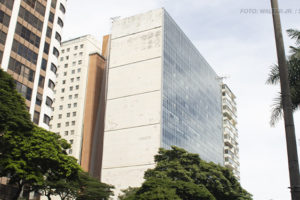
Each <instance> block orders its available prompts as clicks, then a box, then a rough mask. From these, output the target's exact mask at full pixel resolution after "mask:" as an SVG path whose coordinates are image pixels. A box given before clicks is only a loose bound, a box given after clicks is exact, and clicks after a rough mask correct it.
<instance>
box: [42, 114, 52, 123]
mask: <svg viewBox="0 0 300 200" xmlns="http://www.w3.org/2000/svg"><path fill="white" fill-rule="evenodd" d="M50 120H51V119H50V117H49V116H48V115H46V114H45V115H44V120H43V122H44V123H45V124H47V125H48V126H49V124H50Z"/></svg>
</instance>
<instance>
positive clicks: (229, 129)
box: [222, 84, 240, 180]
mask: <svg viewBox="0 0 300 200" xmlns="http://www.w3.org/2000/svg"><path fill="white" fill-rule="evenodd" d="M235 99H236V97H235V95H234V94H233V92H232V91H231V90H230V88H229V87H228V86H227V85H226V84H223V85H222V110H223V133H224V160H225V163H224V164H225V166H226V167H228V168H229V169H231V170H232V171H233V173H234V175H235V176H236V177H237V179H238V180H240V163H239V144H238V130H237V127H236V125H237V109H236V102H235Z"/></svg>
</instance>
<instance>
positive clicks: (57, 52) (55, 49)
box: [53, 47, 59, 58]
mask: <svg viewBox="0 0 300 200" xmlns="http://www.w3.org/2000/svg"><path fill="white" fill-rule="evenodd" d="M53 55H54V56H55V57H56V58H58V57H59V51H58V50H57V48H55V47H53Z"/></svg>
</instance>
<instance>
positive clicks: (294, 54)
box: [267, 29, 300, 126]
mask: <svg viewBox="0 0 300 200" xmlns="http://www.w3.org/2000/svg"><path fill="white" fill-rule="evenodd" d="M287 32H288V35H289V36H290V37H291V38H292V39H295V40H296V46H290V53H291V55H290V56H289V57H288V59H287V66H288V73H289V74H288V76H289V85H290V90H291V100H292V104H293V105H292V106H293V110H294V111H295V110H297V109H298V108H299V105H300V31H298V30H294V29H289V30H287ZM279 82H280V77H279V67H278V65H273V66H272V67H271V70H270V73H269V77H268V79H267V84H272V85H276V84H278V83H279ZM281 117H282V98H281V94H280V93H279V95H278V96H277V97H276V98H275V99H274V104H273V105H272V114H271V120H270V124H271V125H272V126H274V125H275V124H276V122H277V121H278V120H279V119H280V118H281Z"/></svg>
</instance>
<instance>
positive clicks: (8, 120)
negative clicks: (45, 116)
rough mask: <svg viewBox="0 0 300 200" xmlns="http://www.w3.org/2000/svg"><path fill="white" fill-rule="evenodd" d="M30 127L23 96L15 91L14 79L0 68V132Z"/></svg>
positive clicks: (31, 126)
mask: <svg viewBox="0 0 300 200" xmlns="http://www.w3.org/2000/svg"><path fill="white" fill-rule="evenodd" d="M32 128H33V124H32V122H31V121H30V115H29V113H28V111H27V108H26V105H25V102H24V98H23V97H22V96H21V95H20V94H19V93H18V92H17V91H16V89H15V83H14V79H13V78H12V77H11V76H10V75H9V74H7V73H6V72H4V71H3V70H2V69H0V134H3V133H5V132H6V131H8V130H9V131H16V130H21V131H28V130H31V129H32ZM0 139H1V138H0ZM0 142H1V141H0ZM1 146H3V145H0V148H1ZM0 150H1V149H0Z"/></svg>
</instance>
